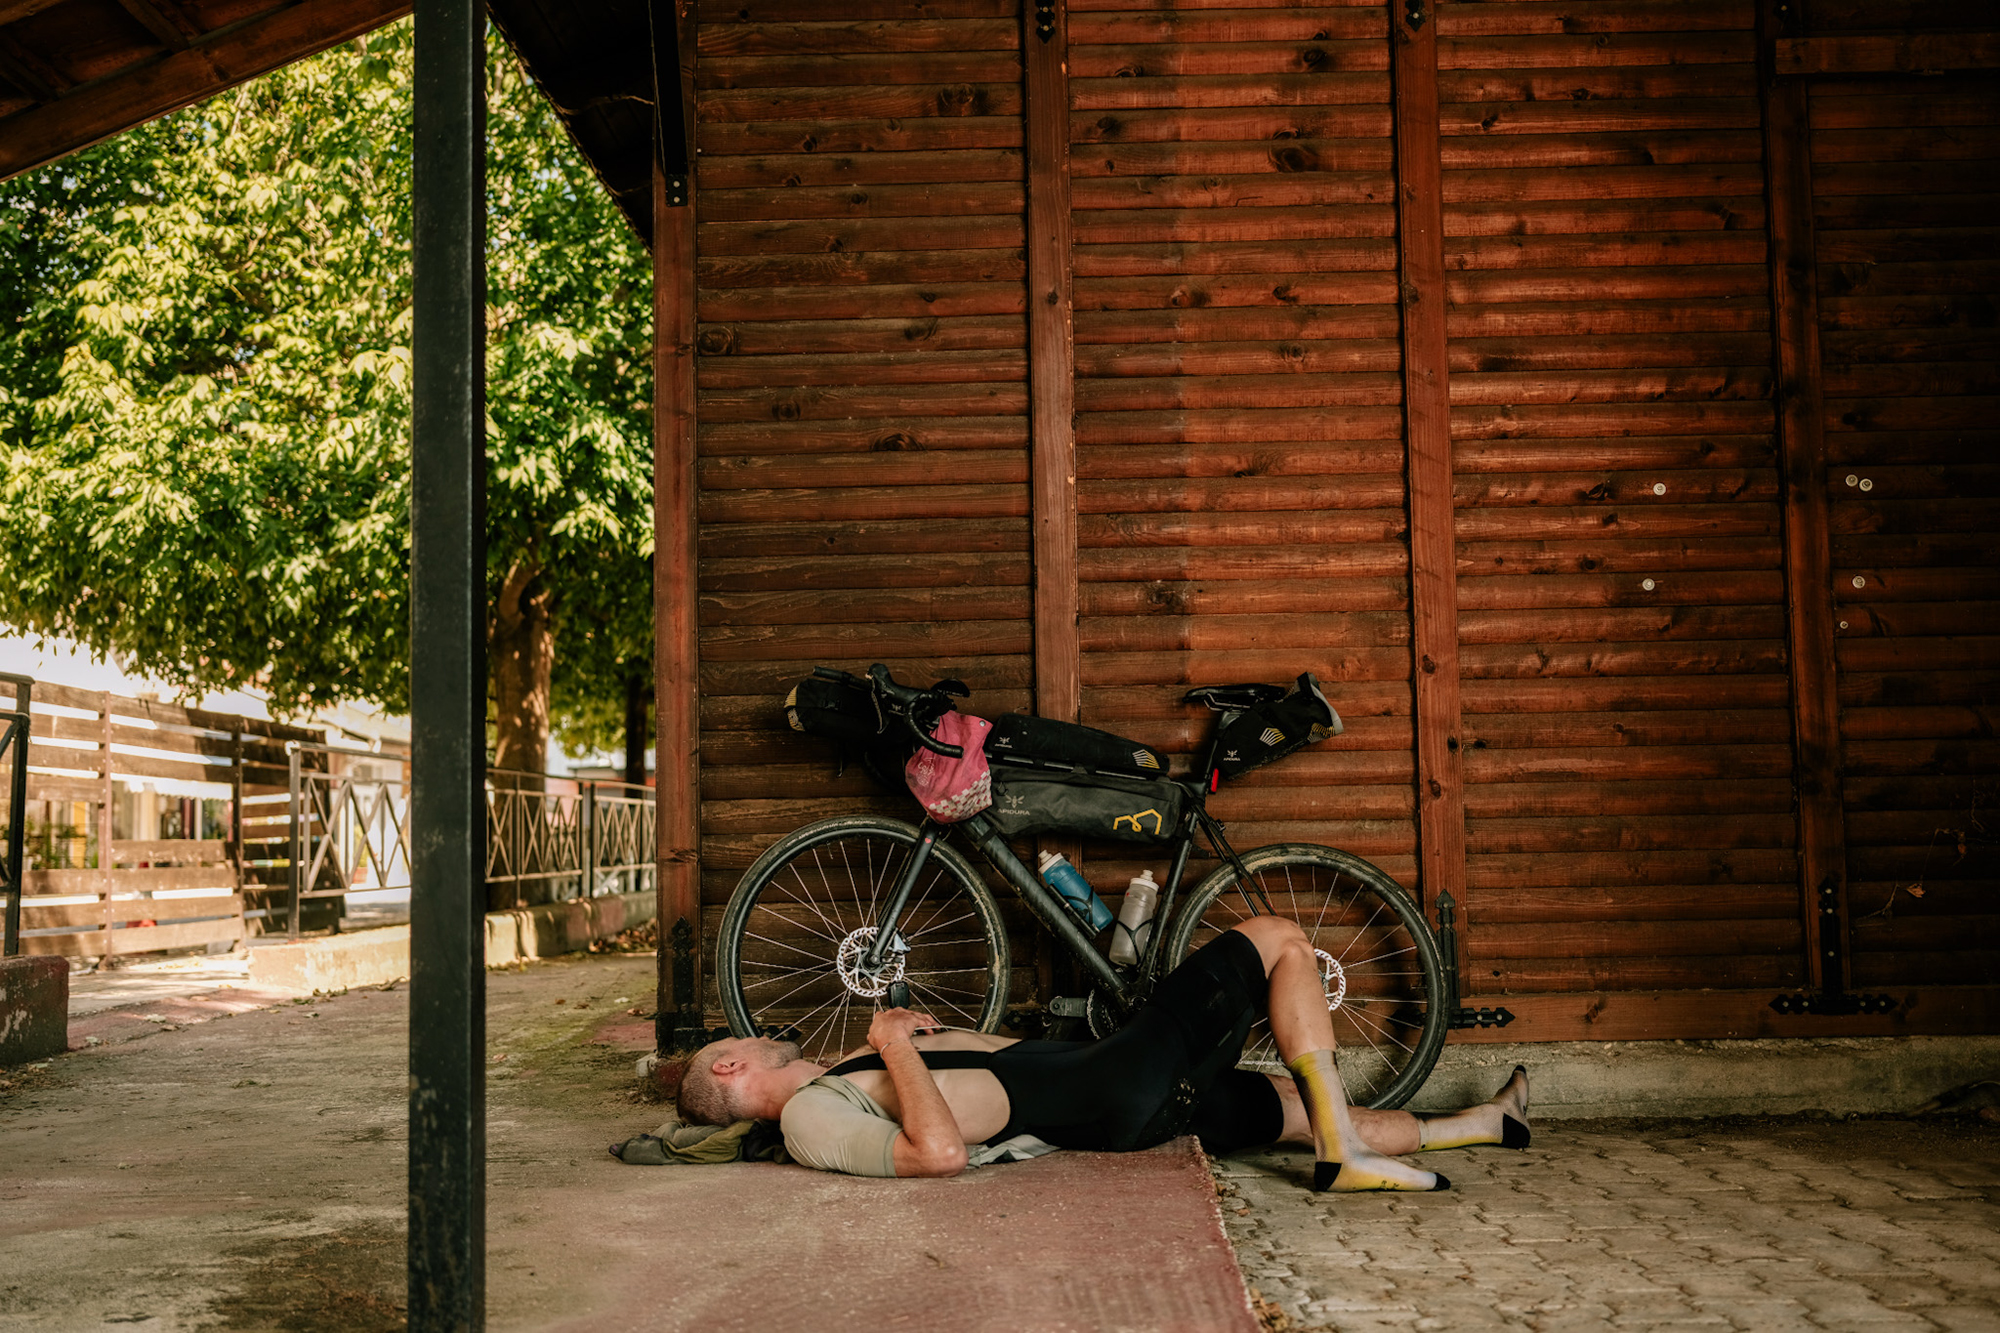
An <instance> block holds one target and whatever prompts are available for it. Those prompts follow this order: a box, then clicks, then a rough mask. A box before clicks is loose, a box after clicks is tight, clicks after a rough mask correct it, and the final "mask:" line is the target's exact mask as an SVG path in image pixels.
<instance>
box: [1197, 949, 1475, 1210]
mask: <svg viewBox="0 0 2000 1333" xmlns="http://www.w3.org/2000/svg"><path fill="white" fill-rule="evenodd" d="M1235 929H1236V930H1238V931H1240V932H1242V933H1243V934H1244V935H1245V936H1247V937H1248V938H1249V940H1250V942H1251V943H1252V944H1254V945H1256V946H1257V953H1258V956H1259V957H1261V958H1262V959H1263V962H1264V974H1265V976H1266V977H1268V978H1269V980H1270V1011H1271V1036H1272V1038H1273V1039H1274V1040H1275V1041H1276V1042H1277V1046H1278V1058H1279V1059H1281V1060H1283V1061H1284V1062H1285V1067H1286V1068H1287V1069H1289V1070H1290V1071H1291V1074H1292V1078H1293V1080H1294V1081H1295V1082H1296V1083H1297V1084H1298V1091H1299V1096H1300V1099H1301V1101H1302V1102H1303V1104H1304V1107H1305V1113H1306V1120H1307V1121H1308V1123H1309V1124H1310V1125H1311V1128H1312V1139H1313V1155H1314V1156H1315V1157H1316V1158H1318V1159H1319V1160H1318V1162H1317V1164H1316V1165H1315V1166H1314V1168H1313V1188H1314V1189H1315V1190H1326V1189H1332V1190H1339V1191H1342V1192H1350V1191H1358V1190H1436V1189H1449V1188H1450V1187H1451V1182H1450V1181H1448V1180H1446V1179H1445V1178H1444V1177H1443V1176H1441V1175H1439V1174H1437V1173H1436V1172H1434V1171H1423V1170H1419V1169H1418V1168H1416V1167H1413V1166H1406V1165H1404V1164H1403V1163H1401V1162H1398V1161H1396V1160H1395V1159H1394V1158H1392V1157H1385V1156H1383V1155H1382V1154H1381V1153H1380V1152H1378V1151H1377V1150H1376V1149H1374V1148H1373V1147H1371V1146H1369V1143H1368V1141H1367V1139H1366V1138H1365V1137H1364V1136H1363V1135H1362V1133H1361V1130H1360V1128H1359V1127H1358V1125H1357V1124H1356V1122H1355V1118H1354V1115H1353V1112H1352V1111H1351V1109H1350V1108H1349V1107H1348V1105H1347V1090H1346V1088H1344V1087H1343V1086H1342V1085H1341V1082H1340V1071H1339V1070H1338V1069H1337V1068H1335V1066H1334V1058H1333V1045H1334V1042H1333V1015H1332V1014H1331V1013H1329V1012H1328V1011H1327V1007H1326V990H1325V988H1324V987H1323V986H1322V984H1321V982H1320V975H1319V963H1318V960H1317V959H1315V958H1314V956H1313V951H1312V946H1311V945H1310V944H1308V943H1307V942H1306V936H1305V932H1304V931H1302V930H1300V929H1299V927H1298V923H1297V922H1294V921H1288V920H1285V919H1284V918H1282V917H1275V916H1259V917H1252V918H1251V919H1250V920H1248V921H1245V922H1243V923H1242V924H1240V925H1238V926H1236V927H1235Z"/></svg>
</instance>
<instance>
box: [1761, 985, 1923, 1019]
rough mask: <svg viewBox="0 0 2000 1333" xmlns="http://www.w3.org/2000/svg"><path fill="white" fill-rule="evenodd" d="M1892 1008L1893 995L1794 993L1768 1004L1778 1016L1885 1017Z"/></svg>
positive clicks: (1893, 1009) (1891, 1011)
mask: <svg viewBox="0 0 2000 1333" xmlns="http://www.w3.org/2000/svg"><path fill="white" fill-rule="evenodd" d="M1896 1007H1897V1003H1896V997H1895V996H1893V995H1850V994H1848V993H1847V992H1846V991H1843V990H1832V991H1821V992H1819V993H1818V994H1809V993H1807V992H1805V991H1795V992H1793V993H1792V994H1790V995H1780V996H1779V997H1778V998H1777V999H1775V1000H1772V1001H1771V1008H1772V1009H1774V1010H1776V1011H1777V1012H1778V1013H1781V1014H1821V1015H1842V1016H1844V1015H1848V1014H1889V1013H1894V1012H1895V1011H1896Z"/></svg>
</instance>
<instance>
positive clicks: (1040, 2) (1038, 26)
mask: <svg viewBox="0 0 2000 1333" xmlns="http://www.w3.org/2000/svg"><path fill="white" fill-rule="evenodd" d="M1055 35H1056V0H1035V36H1037V37H1039V38H1041V39H1042V40H1043V41H1045V42H1046V41H1048V40H1050V39H1051V38H1053V37H1054V36H1055Z"/></svg>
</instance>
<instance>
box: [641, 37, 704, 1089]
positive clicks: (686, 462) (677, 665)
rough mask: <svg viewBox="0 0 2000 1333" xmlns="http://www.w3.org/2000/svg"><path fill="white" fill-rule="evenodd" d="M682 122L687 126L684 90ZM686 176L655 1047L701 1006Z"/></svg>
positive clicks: (660, 652)
mask: <svg viewBox="0 0 2000 1333" xmlns="http://www.w3.org/2000/svg"><path fill="white" fill-rule="evenodd" d="M679 19H680V31H681V44H680V68H681V85H682V88H683V89H684V90H692V88H693V87H694V77H693V75H694V68H693V67H694V49H695V44H694V14H693V6H692V4H687V3H683V4H682V5H681V6H680V14H679ZM683 105H684V106H685V107H686V109H687V115H686V119H685V120H684V121H683V124H684V125H686V126H688V127H689V128H690V129H691V128H692V126H693V124H694V107H693V105H692V93H691V91H690V92H688V93H687V94H686V95H685V96H684V99H683ZM693 193H694V183H693V181H692V180H690V181H689V183H688V201H687V202H686V203H685V204H682V205H679V206H674V205H671V204H669V203H668V200H667V188H666V177H665V176H664V175H663V174H662V173H661V171H660V169H659V166H658V165H657V161H656V163H655V166H654V168H653V673H654V708H655V716H656V721H655V730H654V744H655V746H656V747H657V749H656V753H655V758H654V773H655V777H654V783H655V787H654V793H653V794H654V800H655V808H656V811H657V819H656V823H655V834H656V837H657V839H658V843H659V862H658V880H657V884H656V890H657V892H658V895H659V922H660V952H659V1006H658V1011H659V1018H658V1020H657V1021H656V1025H655V1026H656V1030H657V1033H658V1036H659V1041H660V1045H661V1047H662V1049H671V1048H672V1047H673V1046H675V1045H677V1044H685V1043H687V1042H689V1041H691V1040H698V1038H697V1037H696V1035H695V1034H698V1033H699V1032H700V1031H701V1029H702V1026H703V1022H702V1009H701V1003H702V1000H701V994H702V990H701V947H702V939H701V827H700V822H699V818H698V816H699V814H700V807H701V773H700V742H701V736H700V714H699V711H698V707H697V704H698V700H697V697H696V684H697V681H698V679H699V674H700V666H701V661H700V641H699V639H698V637H697V631H698V628H699V625H698V621H697V615H696V606H695V594H696V588H695V494H696V482H695V443H694V425H695V410H694V409H695V396H694V363H695V355H694V334H695V300H694V260H695V249H694V237H695V226H694V224H695V218H694V199H693Z"/></svg>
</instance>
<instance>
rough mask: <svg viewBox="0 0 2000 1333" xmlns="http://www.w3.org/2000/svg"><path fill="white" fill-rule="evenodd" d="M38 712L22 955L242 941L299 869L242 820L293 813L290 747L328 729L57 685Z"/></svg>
mask: <svg viewBox="0 0 2000 1333" xmlns="http://www.w3.org/2000/svg"><path fill="white" fill-rule="evenodd" d="M18 690H19V687H17V698H18ZM28 712H29V735H30V741H29V746H30V748H29V752H28V763H27V784H26V786H27V793H26V798H27V805H26V811H25V814H26V819H25V823H26V828H25V830H24V833H25V842H26V844H27V846H26V853H27V856H26V862H25V865H24V867H23V871H24V873H23V875H22V885H21V888H22V898H21V914H20V921H21V940H20V952H22V953H28V954H67V955H69V956H71V957H109V956H113V955H121V954H133V953H148V952H153V951H156V950H162V949H182V948H192V947H199V946H203V945H208V944H215V943H234V942H236V941H238V940H241V939H242V938H243V937H244V935H245V933H246V930H247V929H248V928H249V927H248V926H247V925H246V909H247V911H248V913H249V917H248V920H249V921H255V920H256V919H257V918H258V916H259V915H260V914H261V912H262V911H263V910H264V908H265V904H266V900H267V899H268V898H270V897H271V896H272V894H273V892H274V891H275V888H276V886H278V885H280V884H282V883H283V881H284V877H285V875H286V873H287V872H286V868H285V865H284V863H283V860H282V855H281V853H280V852H279V850H278V847H277V846H276V845H273V844H275V843H276V842H277V840H276V839H275V838H274V839H272V843H271V844H266V843H263V842H259V841H257V838H258V835H256V834H254V833H247V831H246V830H245V829H244V828H243V827H242V825H241V824H240V822H239V821H240V819H241V814H240V812H242V811H244V810H246V809H257V808H258V806H259V805H260V804H262V803H268V802H271V801H273V800H275V801H276V802H279V803H280V808H282V802H283V801H284V800H285V796H286V762H287V761H286V754H285V743H286V742H287V741H315V740H320V739H322V738H323V733H322V732H320V731H316V730H309V729H307V728H303V727H291V726H285V725H283V724H281V723H276V722H266V721H262V720H259V719H256V718H246V717H238V716H235V715H233V714H228V713H214V712H209V711H207V710H205V709H200V708H189V707H185V706H183V705H180V704H170V703H162V702H160V701H158V700H150V699H131V698H125V697H122V696H120V695H115V694H109V693H106V692H104V691H99V690H77V689H71V688H69V687H67V686H63V685H52V684H48V683H45V682H36V683H35V684H34V685H33V687H32V700H31V707H30V708H29V710H28ZM14 762H15V760H14V757H13V756H12V755H11V754H10V755H9V756H8V757H7V759H6V761H5V764H4V767H5V768H6V769H8V770H9V771H8V772H7V773H6V774H5V775H4V776H6V777H8V778H11V777H12V773H11V768H12V765H13V763H14ZM246 836H248V837H249V838H250V839H251V841H248V842H244V841H243V840H244V839H245V837H246ZM285 836H286V837H287V838H289V832H288V831H287V833H286V835H285ZM239 843H242V851H243V854H242V855H240V856H239V855H238V854H237V847H238V845H239Z"/></svg>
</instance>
